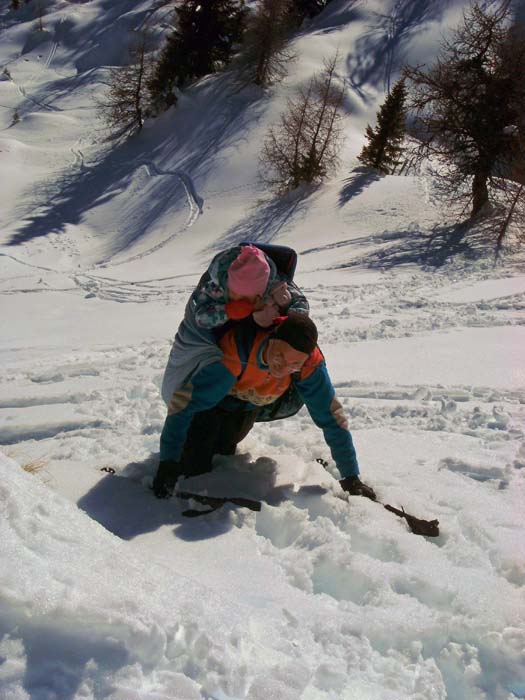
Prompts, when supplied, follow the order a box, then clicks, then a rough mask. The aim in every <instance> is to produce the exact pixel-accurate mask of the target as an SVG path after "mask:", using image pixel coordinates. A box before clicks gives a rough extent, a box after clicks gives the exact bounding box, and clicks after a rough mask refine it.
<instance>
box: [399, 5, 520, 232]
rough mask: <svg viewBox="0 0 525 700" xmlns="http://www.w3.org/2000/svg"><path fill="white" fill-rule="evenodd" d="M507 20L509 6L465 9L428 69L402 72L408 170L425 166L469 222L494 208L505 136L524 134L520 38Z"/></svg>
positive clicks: (509, 151)
mask: <svg viewBox="0 0 525 700" xmlns="http://www.w3.org/2000/svg"><path fill="white" fill-rule="evenodd" d="M512 17H513V8H512V3H511V2H510V0H501V1H500V2H499V3H485V2H481V1H479V2H473V3H472V5H471V6H470V8H469V9H468V10H467V11H466V12H465V13H464V16H463V21H462V23H461V24H460V25H459V27H458V28H457V29H456V30H455V31H454V33H453V34H452V37H451V38H450V39H449V40H447V41H445V42H444V43H443V44H442V47H441V52H440V54H439V56H438V58H437V60H436V61H435V62H434V64H433V65H431V66H428V67H426V66H417V67H410V66H409V67H407V68H406V69H405V77H406V78H407V80H408V81H410V82H409V87H410V105H409V106H410V107H411V108H412V109H413V110H414V115H415V121H414V127H413V132H414V135H415V136H416V137H417V141H416V149H415V152H414V158H415V162H416V163H420V162H422V161H423V160H424V161H425V162H426V163H428V159H429V158H430V159H432V162H433V163H434V164H435V165H436V167H437V168H438V170H437V174H438V175H439V179H440V184H441V189H442V191H444V192H445V194H446V196H447V200H449V201H452V202H458V203H463V205H464V208H467V207H469V206H470V211H471V214H470V216H471V218H472V217H476V216H477V215H478V214H480V213H482V212H483V211H486V212H487V213H488V212H489V211H490V206H489V205H490V204H491V203H494V204H497V203H498V200H499V193H498V190H499V186H500V184H501V183H502V180H503V179H505V175H504V174H505V172H506V171H507V170H508V168H509V164H511V163H512V160H513V157H514V156H515V154H516V138H515V136H514V135H513V134H515V133H517V134H523V133H524V132H525V127H523V114H525V32H524V31H523V25H521V26H518V25H513V24H512ZM502 175H503V178H502V177H501V176H502ZM507 182H508V180H507Z"/></svg>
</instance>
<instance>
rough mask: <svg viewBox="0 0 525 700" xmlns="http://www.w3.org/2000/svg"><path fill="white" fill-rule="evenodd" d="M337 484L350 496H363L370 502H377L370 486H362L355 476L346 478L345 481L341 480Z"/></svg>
mask: <svg viewBox="0 0 525 700" xmlns="http://www.w3.org/2000/svg"><path fill="white" fill-rule="evenodd" d="M339 484H340V486H341V488H342V489H343V491H346V493H349V494H350V495H351V496H364V497H365V498H369V499H370V500H371V501H377V496H376V494H375V491H374V489H373V488H372V487H371V486H367V485H366V484H363V482H362V481H361V479H360V478H359V477H358V476H357V474H356V475H355V476H347V477H346V479H342V480H341V481H340V482H339Z"/></svg>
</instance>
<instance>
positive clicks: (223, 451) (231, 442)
mask: <svg viewBox="0 0 525 700" xmlns="http://www.w3.org/2000/svg"><path fill="white" fill-rule="evenodd" d="M258 412H259V409H257V408H256V409H253V410H248V411H239V410H237V411H225V410H224V409H223V408H219V407H217V406H215V407H214V408H210V409H209V410H208V411H201V412H200V413H196V414H195V415H194V416H193V419H192V421H191V424H190V427H189V430H188V435H187V437H186V442H185V443H184V448H183V450H182V455H181V458H180V461H179V464H180V473H181V474H184V475H185V476H197V475H198V474H205V473H206V472H209V471H211V469H212V463H211V461H212V457H213V455H214V454H219V455H233V454H235V449H236V447H237V445H238V443H239V442H241V440H244V438H245V437H246V436H247V435H248V433H249V432H250V430H251V429H252V428H253V424H254V423H255V420H256V418H257V414H258Z"/></svg>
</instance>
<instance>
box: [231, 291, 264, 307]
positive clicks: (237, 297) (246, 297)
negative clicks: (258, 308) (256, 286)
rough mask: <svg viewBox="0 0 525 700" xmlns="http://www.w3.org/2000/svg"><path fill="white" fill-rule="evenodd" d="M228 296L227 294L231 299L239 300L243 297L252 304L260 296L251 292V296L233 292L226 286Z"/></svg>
mask: <svg viewBox="0 0 525 700" xmlns="http://www.w3.org/2000/svg"><path fill="white" fill-rule="evenodd" d="M228 296H229V298H230V300H231V301H239V300H240V299H245V300H246V301H249V302H250V304H253V305H254V306H255V305H256V303H257V302H258V301H259V300H260V298H261V297H260V296H259V295H258V294H252V295H251V296H248V295H247V294H236V293H235V292H232V290H231V289H229V288H228Z"/></svg>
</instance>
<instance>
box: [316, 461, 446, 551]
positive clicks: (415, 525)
mask: <svg viewBox="0 0 525 700" xmlns="http://www.w3.org/2000/svg"><path fill="white" fill-rule="evenodd" d="M315 461H316V462H317V463H318V464H320V465H321V466H323V467H324V468H325V469H326V468H327V467H328V462H326V461H325V460H324V459H322V458H321V457H319V458H317V459H316V460H315ZM339 484H340V485H341V488H342V489H343V491H346V492H347V493H349V494H350V495H351V496H365V498H369V499H370V500H371V501H376V502H377V503H379V505H382V506H383V508H386V510H389V511H390V512H391V513H395V515H398V516H399V517H400V518H405V520H406V521H407V524H408V527H409V528H410V529H411V531H412V532H413V533H414V534H415V535H423V536H424V537H439V520H421V519H420V518H416V517H415V516H413V515H410V514H409V513H406V512H405V509H404V508H401V510H399V508H394V506H391V505H388V504H385V503H381V502H380V501H378V500H377V497H376V494H375V492H374V490H373V489H372V488H371V487H370V486H367V485H366V484H363V482H362V481H361V480H360V479H359V477H358V476H347V477H346V479H343V480H342V481H340V482H339Z"/></svg>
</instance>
